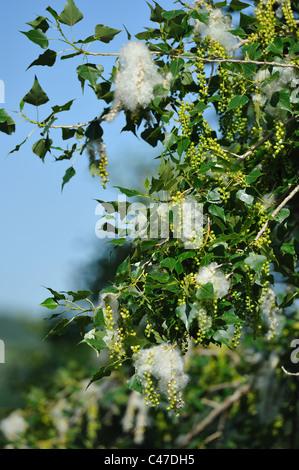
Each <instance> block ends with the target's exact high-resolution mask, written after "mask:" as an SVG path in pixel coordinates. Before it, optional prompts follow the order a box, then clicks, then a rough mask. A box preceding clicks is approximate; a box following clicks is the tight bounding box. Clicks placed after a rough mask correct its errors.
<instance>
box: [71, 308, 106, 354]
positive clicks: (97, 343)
mask: <svg viewBox="0 0 299 470" xmlns="http://www.w3.org/2000/svg"><path fill="white" fill-rule="evenodd" d="M80 318H82V317H80V316H79V317H76V319H80ZM76 319H75V320H76ZM86 326H87V325H86ZM105 334H106V332H105V331H94V330H90V331H88V332H87V333H85V335H84V339H83V340H82V341H80V343H79V344H82V343H86V344H88V346H90V347H92V348H93V349H94V350H95V351H102V350H104V349H106V348H107V345H106V343H105V341H104V340H103V337H104V336H105Z"/></svg>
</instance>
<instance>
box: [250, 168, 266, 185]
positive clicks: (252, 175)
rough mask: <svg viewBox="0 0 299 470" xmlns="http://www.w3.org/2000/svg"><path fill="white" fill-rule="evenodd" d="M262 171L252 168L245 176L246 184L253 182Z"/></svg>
mask: <svg viewBox="0 0 299 470" xmlns="http://www.w3.org/2000/svg"><path fill="white" fill-rule="evenodd" d="M261 175H262V172H261V170H260V169H259V168H254V169H253V170H252V171H251V172H250V173H249V175H247V178H246V184H251V183H254V182H255V181H256V180H257V179H258V178H259V177H260V176H261Z"/></svg>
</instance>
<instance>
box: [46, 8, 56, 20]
mask: <svg viewBox="0 0 299 470" xmlns="http://www.w3.org/2000/svg"><path fill="white" fill-rule="evenodd" d="M46 11H48V12H49V13H51V15H52V16H53V17H54V18H55V20H59V15H58V13H57V11H55V10H54V9H53V8H52V7H47V8H46Z"/></svg>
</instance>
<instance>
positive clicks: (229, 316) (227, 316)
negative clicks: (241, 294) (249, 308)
mask: <svg viewBox="0 0 299 470" xmlns="http://www.w3.org/2000/svg"><path fill="white" fill-rule="evenodd" d="M219 318H221V320H223V321H224V322H225V323H226V324H227V325H235V324H237V323H240V322H241V319H240V318H239V317H238V316H237V315H235V314H234V313H232V312H225V313H224V314H223V315H221V317H219Z"/></svg>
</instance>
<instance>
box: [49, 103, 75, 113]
mask: <svg viewBox="0 0 299 470" xmlns="http://www.w3.org/2000/svg"><path fill="white" fill-rule="evenodd" d="M74 101H75V100H70V101H68V102H67V103H65V104H63V105H62V106H57V105H55V106H53V107H52V110H53V113H55V114H56V113H61V112H62V111H69V110H70V108H71V106H72V104H73V102H74Z"/></svg>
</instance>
